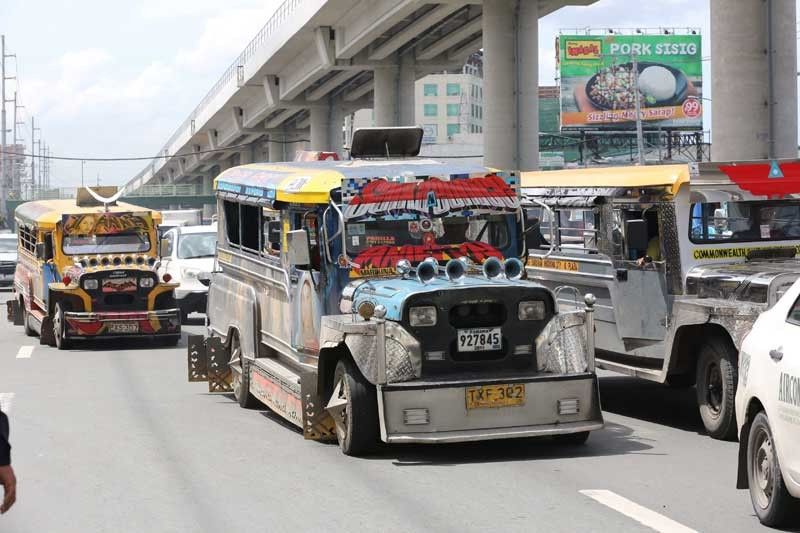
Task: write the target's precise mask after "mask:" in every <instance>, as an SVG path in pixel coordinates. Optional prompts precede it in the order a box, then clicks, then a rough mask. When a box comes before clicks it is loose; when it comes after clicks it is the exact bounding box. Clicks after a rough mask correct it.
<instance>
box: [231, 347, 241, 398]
mask: <svg viewBox="0 0 800 533" xmlns="http://www.w3.org/2000/svg"><path fill="white" fill-rule="evenodd" d="M228 366H229V367H230V369H231V372H232V373H233V376H232V377H233V379H232V382H233V383H232V384H231V386H232V387H233V395H234V396H235V397H236V398H237V399H238V398H240V397H241V395H242V348H241V346H239V341H238V340H237V339H236V338H234V339H233V340H232V341H231V359H230V361H228Z"/></svg>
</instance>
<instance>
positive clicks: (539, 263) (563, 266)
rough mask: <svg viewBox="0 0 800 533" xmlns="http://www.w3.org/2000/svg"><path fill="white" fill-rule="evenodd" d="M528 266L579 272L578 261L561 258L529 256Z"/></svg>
mask: <svg viewBox="0 0 800 533" xmlns="http://www.w3.org/2000/svg"><path fill="white" fill-rule="evenodd" d="M528 266H529V267H534V268H551V269H553V270H567V271H569V272H577V271H578V270H579V266H578V263H576V262H575V261H562V260H560V259H544V258H542V257H529V258H528Z"/></svg>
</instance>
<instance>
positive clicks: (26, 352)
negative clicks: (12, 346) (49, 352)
mask: <svg viewBox="0 0 800 533" xmlns="http://www.w3.org/2000/svg"><path fill="white" fill-rule="evenodd" d="M34 348H35V346H33V345H29V346H20V347H19V351H18V352H17V359H30V358H31V355H32V354H33V349H34Z"/></svg>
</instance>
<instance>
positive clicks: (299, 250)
mask: <svg viewBox="0 0 800 533" xmlns="http://www.w3.org/2000/svg"><path fill="white" fill-rule="evenodd" d="M287 236H288V246H289V263H290V264H292V265H294V266H296V267H298V266H308V265H310V264H311V254H310V253H309V248H308V232H307V231H306V230H304V229H298V230H295V231H290V232H289V233H288V234H287Z"/></svg>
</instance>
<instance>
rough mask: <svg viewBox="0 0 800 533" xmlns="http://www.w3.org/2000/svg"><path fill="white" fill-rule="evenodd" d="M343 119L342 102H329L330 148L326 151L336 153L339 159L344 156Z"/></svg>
mask: <svg viewBox="0 0 800 533" xmlns="http://www.w3.org/2000/svg"><path fill="white" fill-rule="evenodd" d="M344 117H345V111H344V106H343V102H342V101H341V100H340V99H338V98H337V99H335V100H333V101H332V102H331V120H330V127H329V128H328V129H329V133H328V138H329V139H330V146H329V147H328V150H330V151H332V152H336V153H337V154H339V157H342V156H343V155H344V153H343V152H344Z"/></svg>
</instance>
